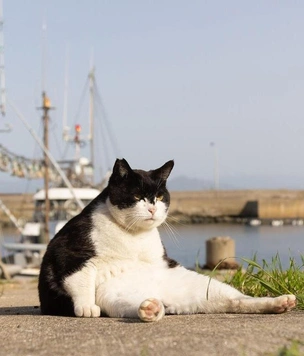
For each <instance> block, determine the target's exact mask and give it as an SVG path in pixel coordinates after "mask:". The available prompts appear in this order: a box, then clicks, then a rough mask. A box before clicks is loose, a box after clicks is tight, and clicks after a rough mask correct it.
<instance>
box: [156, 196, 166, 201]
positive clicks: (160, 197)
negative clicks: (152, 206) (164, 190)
mask: <svg viewBox="0 0 304 356" xmlns="http://www.w3.org/2000/svg"><path fill="white" fill-rule="evenodd" d="M156 199H157V200H163V199H164V196H163V195H159V196H158V197H156Z"/></svg>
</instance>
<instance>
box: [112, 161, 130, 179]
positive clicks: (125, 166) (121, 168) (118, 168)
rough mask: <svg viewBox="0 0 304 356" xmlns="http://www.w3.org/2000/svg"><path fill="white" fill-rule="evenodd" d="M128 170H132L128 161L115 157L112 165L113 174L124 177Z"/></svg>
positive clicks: (128, 172)
mask: <svg viewBox="0 0 304 356" xmlns="http://www.w3.org/2000/svg"><path fill="white" fill-rule="evenodd" d="M130 172H132V168H131V167H130V166H129V163H128V162H127V161H126V160H125V159H124V158H123V159H117V160H116V161H115V164H114V167H113V175H114V176H116V177H120V178H126V177H127V176H128V175H129V174H130Z"/></svg>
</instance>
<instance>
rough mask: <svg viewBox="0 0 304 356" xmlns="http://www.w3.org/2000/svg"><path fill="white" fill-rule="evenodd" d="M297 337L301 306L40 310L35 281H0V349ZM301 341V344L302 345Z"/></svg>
mask: <svg viewBox="0 0 304 356" xmlns="http://www.w3.org/2000/svg"><path fill="white" fill-rule="evenodd" d="M293 340H296V341H300V343H299V350H300V353H299V354H297V355H304V312H302V311H292V312H290V313H286V314H280V315H232V314H230V315H229V314H222V315H189V316H166V317H165V318H164V319H163V320H162V321H160V322H158V323H142V322H140V321H137V320H131V319H110V318H98V319H79V318H65V317H50V316H42V315H40V311H39V307H38V296H37V284H36V281H27V282H26V283H14V284H9V283H4V284H1V283H0V355H1V356H2V355H6V356H10V355H18V356H19V355H57V356H60V355H65V356H67V355H68V356H69V355H86V356H87V355H101V356H107V355H113V356H114V355H115V356H116V355H132V356H133V355H139V356H154V355H159V356H163V355H165V356H171V355H172V356H173V355H174V356H176V355H183V356H194V355H195V356H196V355H197V356H198V355H199V356H201V355H208V356H213V355H216V356H219V355H228V356H230V355H232V356H235V355H240V356H250V355H279V353H278V352H279V351H280V349H282V347H283V346H284V345H286V346H288V347H289V345H291V343H292V341H293ZM301 343H302V345H301Z"/></svg>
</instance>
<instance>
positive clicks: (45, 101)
mask: <svg viewBox="0 0 304 356" xmlns="http://www.w3.org/2000/svg"><path fill="white" fill-rule="evenodd" d="M39 109H40V110H42V112H43V115H42V120H43V144H44V147H45V148H46V149H47V150H49V110H51V109H54V108H52V107H51V102H50V100H49V98H48V97H47V96H46V93H45V91H43V92H42V106H41V108H39ZM43 162H44V193H45V210H44V231H43V240H44V241H43V242H44V243H48V242H49V241H50V229H49V215H50V199H49V166H50V160H49V157H48V155H47V154H46V152H45V151H44V152H43Z"/></svg>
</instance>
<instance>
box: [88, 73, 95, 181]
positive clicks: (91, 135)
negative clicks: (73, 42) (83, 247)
mask: <svg viewBox="0 0 304 356" xmlns="http://www.w3.org/2000/svg"><path fill="white" fill-rule="evenodd" d="M89 83H90V84H89V87H90V105H89V120H90V121H89V125H90V133H89V141H90V151H91V152H90V154H91V165H92V167H93V172H94V166H95V165H94V159H95V157H94V84H95V68H94V66H92V68H91V70H90V73H89ZM92 183H93V184H94V173H93V176H92Z"/></svg>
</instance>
